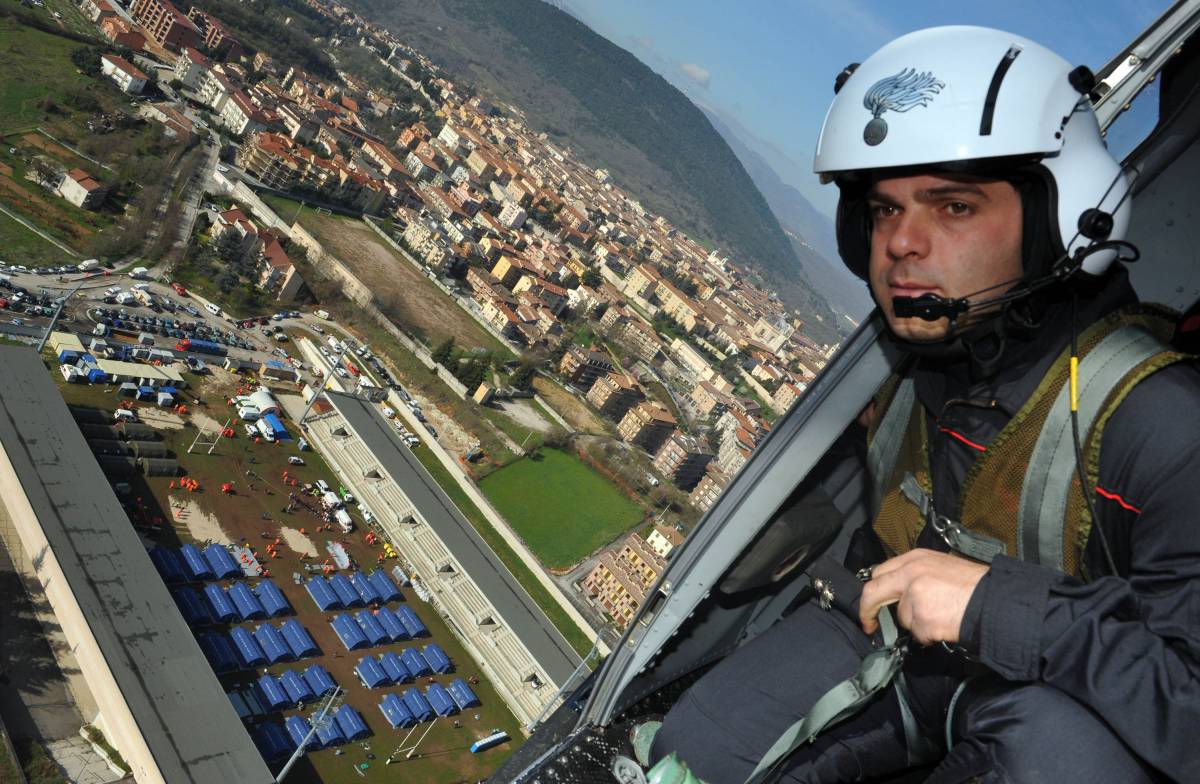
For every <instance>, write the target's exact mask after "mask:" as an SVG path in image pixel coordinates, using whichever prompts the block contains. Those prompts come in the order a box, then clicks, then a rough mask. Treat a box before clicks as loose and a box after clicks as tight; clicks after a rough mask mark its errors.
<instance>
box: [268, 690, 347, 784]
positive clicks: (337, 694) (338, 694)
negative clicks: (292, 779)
mask: <svg viewBox="0 0 1200 784" xmlns="http://www.w3.org/2000/svg"><path fill="white" fill-rule="evenodd" d="M344 694H345V689H343V688H342V687H341V686H337V687H335V688H334V690H333V691H331V692H330V693H329V696H328V697H326V698H325V701H324V702H323V703H321V709H320V710H319V711H317V715H316V716H314V717H313V721H312V727H310V728H309V730H308V734H307V735H305V736H304V740H302V741H300V745H299V746H298V747H296V750H295V751H294V752H292V756H291V758H290V759H288V761H287V764H286V765H284V766H283V770H281V771H279V775H278V776H276V777H275V784H280V782H282V781H283V778H284V776H286V775H287V774H288V771H290V770H291V769H292V766H293V765H295V764H296V761H297V760H299V759H300V758H301V757H303V756H304V749H305V748H306V747H307V746H308V742H309V741H310V740H312V736H313V735H316V734H317V728H318V727H322V726H324V725H325V722H327V721H329V719H330V718H331V715H330V714H332V712H333V704H334V703H335V702H338V701H340V700H341V698H342V696H343V695H344Z"/></svg>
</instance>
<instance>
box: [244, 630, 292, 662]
mask: <svg viewBox="0 0 1200 784" xmlns="http://www.w3.org/2000/svg"><path fill="white" fill-rule="evenodd" d="M254 639H255V640H257V641H258V644H259V645H261V646H262V649H263V653H265V654H266V655H267V659H268V660H269V661H270V662H271V664H278V663H279V662H285V661H294V660H295V658H296V657H295V655H293V654H292V651H291V649H290V648H288V645H287V641H286V640H284V639H283V635H282V634H280V633H279V630H278V629H276V628H275V627H274V626H271V625H270V624H267V623H264V624H263V625H262V626H259V627H258V628H256V629H255V630H254Z"/></svg>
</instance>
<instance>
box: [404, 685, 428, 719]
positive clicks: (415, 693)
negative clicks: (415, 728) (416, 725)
mask: <svg viewBox="0 0 1200 784" xmlns="http://www.w3.org/2000/svg"><path fill="white" fill-rule="evenodd" d="M404 704H405V705H407V706H408V710H409V712H410V713H412V715H413V718H414V719H416V720H417V721H429V720H430V719H432V718H433V707H432V706H430V704H429V700H427V699H425V695H424V694H422V693H421V690H420V689H418V688H417V687H416V686H413V687H412V688H410V689H409V690H408V691H406V692H404Z"/></svg>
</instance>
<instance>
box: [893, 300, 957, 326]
mask: <svg viewBox="0 0 1200 784" xmlns="http://www.w3.org/2000/svg"><path fill="white" fill-rule="evenodd" d="M970 309H971V304H970V303H969V302H968V301H967V300H966V298H964V297H957V298H954V299H947V298H945V297H939V296H938V295H937V294H922V295H921V296H919V297H892V310H893V311H894V312H895V314H896V318H919V319H924V320H925V321H937V320H938V319H943V318H948V319H950V320H951V321H954V320H955V319H957V318H958V317H959V316H962V315H964V314H966V312H967V311H968V310H970Z"/></svg>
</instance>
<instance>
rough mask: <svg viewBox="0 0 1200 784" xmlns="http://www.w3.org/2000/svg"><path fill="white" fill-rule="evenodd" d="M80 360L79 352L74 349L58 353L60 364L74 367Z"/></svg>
mask: <svg viewBox="0 0 1200 784" xmlns="http://www.w3.org/2000/svg"><path fill="white" fill-rule="evenodd" d="M78 360H79V352H78V351H76V350H75V349H73V348H64V349H63V350H62V351H60V352H58V364H60V365H74V364H75V363H76V362H77V361H78Z"/></svg>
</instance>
